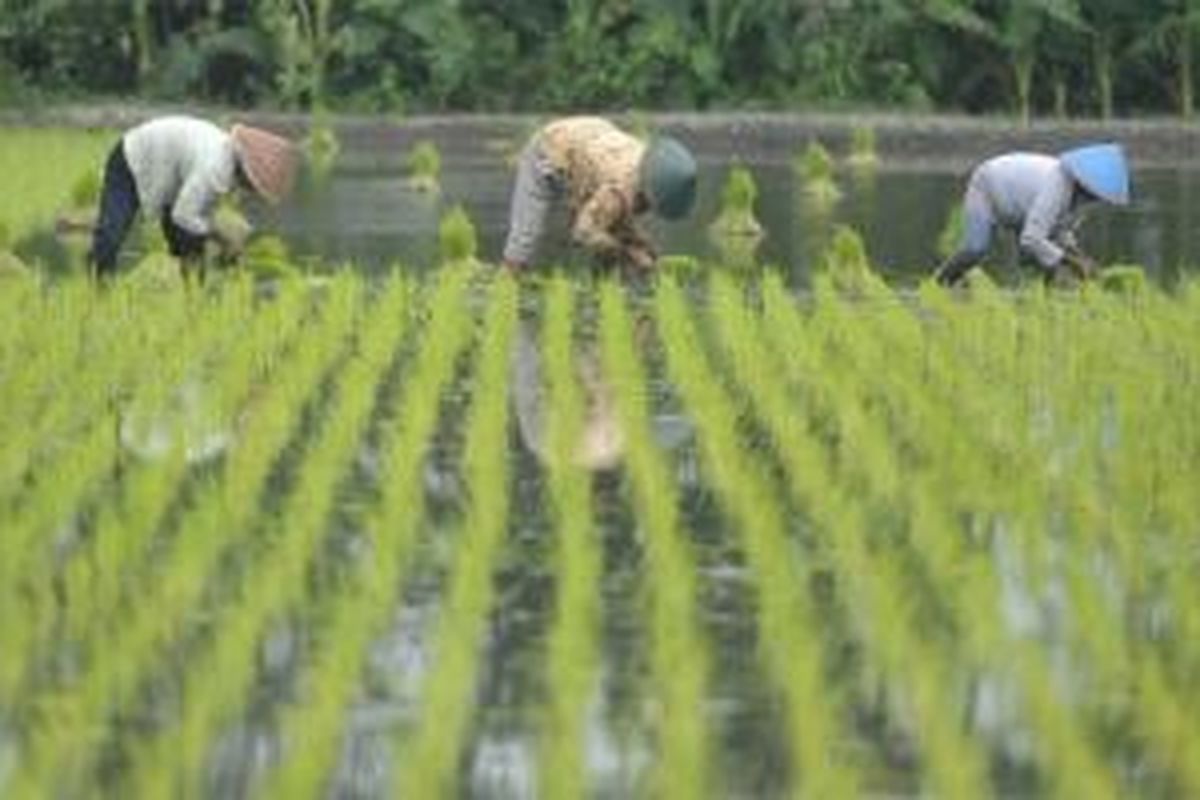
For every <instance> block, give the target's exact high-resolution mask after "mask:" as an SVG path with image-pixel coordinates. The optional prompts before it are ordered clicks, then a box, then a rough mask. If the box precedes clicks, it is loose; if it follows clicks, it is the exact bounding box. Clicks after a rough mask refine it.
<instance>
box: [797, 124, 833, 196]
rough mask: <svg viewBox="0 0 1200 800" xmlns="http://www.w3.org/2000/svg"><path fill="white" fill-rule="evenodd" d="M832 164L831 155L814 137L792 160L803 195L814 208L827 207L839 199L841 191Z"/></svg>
mask: <svg viewBox="0 0 1200 800" xmlns="http://www.w3.org/2000/svg"><path fill="white" fill-rule="evenodd" d="M834 166H835V165H834V160H833V156H831V155H830V154H829V151H828V150H826V149H825V146H824V145H822V144H821V143H820V142H819V141H818V140H816V139H814V140H812V141H810V142H809V143H808V147H807V148H806V149H805V150H804V152H803V153H801V154H800V155H798V156H797V157H796V158H795V160H794V161H793V167H794V169H795V171H796V174H797V175H798V176H799V177H800V180H801V183H802V186H803V189H804V193H805V197H806V199H807V200H808V202H809V203H810V204H811V205H812V206H813V207H815V208H818V209H827V208H829V207H831V206H833V205H834V204H836V203H837V201H838V200H839V199H841V196H842V192H841V190H840V189H839V188H838V185H837V180H836V179H835V177H834Z"/></svg>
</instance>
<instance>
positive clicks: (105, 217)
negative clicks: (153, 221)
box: [89, 116, 297, 276]
mask: <svg viewBox="0 0 1200 800" xmlns="http://www.w3.org/2000/svg"><path fill="white" fill-rule="evenodd" d="M296 161H297V157H296V150H295V148H294V147H293V146H292V144H291V142H289V141H288V140H287V139H284V138H283V137H280V136H276V135H275V134H273V133H268V132H267V131H264V130H260V129H258V128H252V127H249V126H247V125H234V126H233V127H232V128H231V129H230V130H229V131H228V132H226V131H224V130H222V129H221V128H219V127H217V126H216V125H214V124H212V123H211V122H207V121H205V120H201V119H195V118H193V117H185V116H169V117H160V118H158V119H153V120H150V121H149V122H145V123H143V124H141V125H138V126H137V127H135V128H133V129H131V130H129V131H127V132H126V133H125V135H124V136H122V137H121V140H120V141H119V142H117V144H116V146H115V147H113V149H112V152H111V153H110V154H109V156H108V162H107V164H106V165H105V168H104V186H103V189H102V190H101V194H100V216H99V219H98V220H97V223H96V229H95V233H94V235H93V239H92V250H91V254H90V256H89V260H90V261H91V263H92V264H93V266H94V268H95V270H96V273H97V274H98V275H99V276H106V275H109V274H111V273H112V272H113V271H114V269H115V268H116V262H117V251H118V250H119V249H120V247H121V242H122V241H123V240H124V239H125V235H126V233H128V231H129V226H130V224H131V223H132V222H133V219H134V217H135V216H136V214H137V212H138V209H141V210H142V212H143V213H145V214H146V215H148V216H151V215H152V216H153V217H157V218H158V219H159V220H160V221H161V224H162V231H163V234H164V235H165V236H166V239H167V248H168V250H169V251H170V253H171V255H173V256H175V257H177V258H180V259H183V260H184V261H185V262H186V261H193V260H195V259H198V258H199V257H201V256H202V255H203V253H204V243H205V241H206V240H207V239H209V238H212V239H215V240H216V241H217V244H218V245H220V247H221V250H222V252H223V253H224V254H225V255H227V256H233V255H236V253H237V249H238V248H239V247H240V245H241V243H240V242H237V241H233V240H232V238H231V237H229V236H228V235H227V234H224V233H222V232H221V231H220V230H219V229H218V228H216V227H214V225H213V222H212V214H213V211H214V209H215V206H216V203H217V200H219V199H220V197H221V196H222V195H224V194H227V193H229V192H231V191H232V190H234V189H235V188H242V187H244V188H248V189H250V190H252V191H253V192H255V193H256V194H258V195H259V196H261V197H263V198H264V199H266V200H267V201H268V202H271V203H277V202H279V201H280V200H281V199H282V198H283V197H284V195H286V194H287V193H288V191H289V190H290V188H291V184H292V179H293V176H294V174H295V169H296Z"/></svg>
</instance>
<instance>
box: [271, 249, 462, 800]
mask: <svg viewBox="0 0 1200 800" xmlns="http://www.w3.org/2000/svg"><path fill="white" fill-rule="evenodd" d="M469 276H470V270H468V269H449V270H443V271H441V272H440V273H439V275H438V276H437V278H436V285H435V286H434V288H433V290H432V293H431V296H430V298H429V300H428V301H427V303H426V307H427V314H428V315H429V320H428V322H427V324H426V326H425V328H424V330H423V331H422V334H421V342H422V346H421V347H420V350H419V352H418V353H417V355H416V360H415V363H414V364H413V365H412V368H411V370H410V371H408V372H407V373H406V374H407V379H406V380H405V382H404V386H403V391H402V392H400V393H399V395H398V396H397V397H396V398H394V400H393V405H392V407H391V408H390V409H389V410H388V411H387V412H385V413H386V414H388V416H389V423H388V425H387V427H386V428H385V429H384V430H383V432H382V437H381V441H380V444H379V449H380V453H381V454H382V457H381V464H382V471H381V474H380V476H379V478H378V482H379V498H378V500H377V502H376V504H375V506H374V507H373V508H372V509H370V510H369V511H368V512H367V517H366V519H365V521H364V522H363V531H362V534H363V536H364V537H365V538H364V542H365V545H366V548H367V550H368V551H369V552H370V557H369V558H367V559H364V561H363V562H362V563H361V564H359V565H357V569H356V570H355V572H354V573H353V574H352V575H351V576H348V577H347V578H346V579H345V581H344V585H342V586H340V587H339V591H338V593H337V595H336V596H334V597H332V598H330V599H329V601H328V603H327V604H326V608H325V611H324V613H323V614H322V624H321V627H320V630H319V631H318V633H317V641H318V642H319V643H321V646H320V647H319V648H318V649H316V650H315V651H314V652H312V653H311V654H309V656H308V659H307V663H306V664H305V665H304V666H303V667H302V669H301V673H300V675H299V676H298V678H297V680H298V683H299V689H298V696H297V697H296V698H295V700H294V701H293V702H291V703H289V704H288V705H287V706H286V707H283V708H281V709H280V710H279V721H278V730H279V736H280V738H281V740H282V748H283V755H282V760H281V762H280V763H279V764H278V765H276V766H275V768H274V769H273V770H271V771H270V773H269V774H267V775H264V776H261V777H260V778H259V782H258V787H257V788H258V791H260V792H262V793H264V794H265V795H266V796H269V797H314V796H318V795H320V794H322V792H324V791H325V790H326V789H327V784H328V781H329V777H330V774H331V770H332V767H333V765H334V764H335V761H336V757H337V750H338V748H337V744H338V742H339V741H340V740H341V738H342V731H343V728H344V720H345V716H346V714H347V713H348V706H349V705H350V703H351V702H352V700H353V698H354V696H355V692H356V690H357V689H358V688H359V685H360V681H361V678H362V670H363V665H364V663H365V662H366V658H367V651H368V645H369V644H370V642H371V640H372V639H373V637H375V636H377V635H379V633H380V632H381V630H382V628H383V626H384V623H385V621H386V620H387V619H388V617H389V615H390V614H391V613H392V611H393V609H394V608H395V607H396V602H397V598H398V594H399V592H400V589H401V583H402V579H403V577H404V576H405V575H406V573H407V571H408V567H409V565H410V563H411V560H412V556H413V554H414V552H415V549H416V547H417V545H418V535H419V532H420V531H421V529H422V527H421V526H422V524H423V523H424V521H425V520H424V515H425V492H424V482H423V480H422V471H423V465H424V459H425V455H426V451H427V449H428V447H429V445H430V442H431V441H432V437H433V435H434V433H435V431H436V428H437V424H438V417H439V411H440V401H441V395H442V392H443V390H444V389H445V388H446V387H447V385H448V384H449V382H450V380H451V378H452V377H453V374H454V369H455V365H456V363H457V361H458V359H459V356H460V354H461V353H462V352H463V350H464V349H465V348H466V346H467V345H468V344H469V342H470V339H471V334H472V319H471V314H470V311H469V310H468V309H467V308H466V307H465V305H466V304H465V298H464V289H465V287H466V284H467V280H468V278H469Z"/></svg>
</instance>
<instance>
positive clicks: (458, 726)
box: [392, 278, 516, 797]
mask: <svg viewBox="0 0 1200 800" xmlns="http://www.w3.org/2000/svg"><path fill="white" fill-rule="evenodd" d="M515 288H516V287H515V284H514V283H513V282H512V281H510V280H508V279H507V278H502V279H501V280H500V281H499V283H498V284H496V286H495V289H494V290H493V291H494V297H493V298H492V299H491V305H490V308H489V309H488V314H487V319H486V320H485V324H484V329H483V331H482V340H481V345H480V350H479V353H478V356H477V361H478V364H477V367H476V369H475V370H474V372H475V374H476V376H477V381H476V384H475V389H474V393H473V397H472V410H471V412H470V414H469V416H468V419H467V422H466V425H467V430H466V437H467V438H466V445H465V451H464V454H463V460H464V465H463V468H464V473H465V476H466V480H467V486H468V497H469V500H468V506H467V508H466V510H465V512H464V518H463V523H462V525H463V531H462V533H461V541H460V542H459V544H458V547H457V553H456V556H455V563H454V566H453V569H452V573H451V578H450V587H449V589H448V591H447V595H446V598H445V600H444V602H443V604H442V611H441V616H440V619H439V621H438V626H437V631H436V633H435V634H434V642H433V658H434V660H435V661H434V663H435V664H436V668H435V669H434V670H433V671H432V673H431V674H430V675H429V678H428V680H427V683H426V686H425V687H424V689H423V691H422V708H421V710H420V712H419V713H420V714H421V720H422V721H421V723H420V724H419V726H418V728H417V730H416V731H415V732H414V734H413V736H412V737H410V738H408V739H405V740H402V746H399V747H397V748H396V755H397V761H396V771H395V773H394V776H393V779H392V785H393V787H394V793H395V794H396V795H397V796H402V797H434V796H448V795H453V794H457V793H458V789H457V787H458V785H459V770H458V764H459V756H460V753H462V751H463V749H464V745H465V741H464V737H465V734H466V733H467V730H468V728H467V723H468V722H469V720H470V717H471V714H472V713H473V711H474V705H473V704H472V703H471V702H470V698H471V696H472V692H473V689H474V687H475V682H476V679H477V676H478V674H479V656H480V652H481V650H482V649H483V646H484V644H485V642H484V640H483V639H484V637H483V633H484V630H485V627H486V625H485V623H486V622H487V612H488V610H489V608H490V607H491V604H492V597H493V594H494V581H495V578H494V572H495V570H496V568H497V566H498V565H497V561H498V558H499V555H500V552H501V550H502V546H503V544H504V534H505V532H506V531H507V530H508V507H509V499H508V498H509V483H508V463H507V450H506V448H505V446H504V445H505V441H506V437H507V435H508V375H509V369H508V361H509V353H510V349H511V347H510V346H511V343H512V341H513V334H514V331H515V328H516V313H515V312H516V291H515Z"/></svg>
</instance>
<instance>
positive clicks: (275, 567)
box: [129, 275, 413, 797]
mask: <svg viewBox="0 0 1200 800" xmlns="http://www.w3.org/2000/svg"><path fill="white" fill-rule="evenodd" d="M412 294H413V291H412V286H411V284H410V282H409V281H408V280H407V279H406V278H403V277H400V276H398V275H395V276H393V277H391V278H390V279H389V280H388V283H387V285H386V286H385V287H384V288H383V289H382V291H381V296H380V297H379V299H377V300H376V301H375V302H374V303H372V305H371V307H370V308H369V309H368V310H367V312H366V318H365V320H364V322H363V325H364V329H363V331H362V333H361V335H360V337H359V343H358V345H357V347H356V355H355V357H353V358H351V359H349V360H348V361H347V363H346V366H345V368H344V369H343V370H342V371H341V372H340V373H339V374H338V375H337V376H336V378H335V383H334V386H333V388H332V390H331V393H330V395H331V396H330V399H329V401H328V404H327V406H326V407H325V408H324V409H323V411H322V414H321V418H320V420H319V422H318V430H317V431H316V432H315V433H314V435H313V437H312V438H311V440H310V441H309V442H307V443H306V444H307V446H306V447H305V449H304V451H303V453H301V454H300V455H298V456H297V460H298V462H299V463H298V464H297V466H296V467H295V470H294V477H293V479H292V480H291V483H290V486H289V488H288V491H287V494H286V497H284V498H283V500H282V501H281V503H280V508H279V511H278V512H277V514H276V515H275V516H274V517H273V518H272V519H271V520H270V522H269V528H270V529H269V530H267V531H264V533H263V535H262V546H261V547H260V548H258V549H257V550H256V551H255V552H254V553H253V557H252V561H251V563H248V564H246V565H245V566H244V567H243V569H242V570H241V580H242V583H243V584H244V585H242V586H240V587H239V588H238V589H237V590H236V591H234V592H231V600H230V601H229V602H228V603H226V604H225V605H224V606H222V607H221V608H219V609H217V610H216V611H215V612H214V613H215V615H216V616H217V619H216V621H215V622H214V624H213V628H214V630H213V633H212V641H211V642H209V643H208V645H207V647H206V648H205V649H204V651H203V652H202V653H199V654H196V655H193V656H192V657H191V658H190V659H189V662H188V664H187V665H186V671H185V672H184V674H183V675H182V677H181V678H180V685H181V687H182V688H181V691H182V692H183V693H184V694H185V695H186V696H187V697H188V698H189V702H188V704H187V706H186V707H185V708H184V709H183V713H182V718H181V719H180V720H179V721H178V722H179V725H178V728H176V727H174V726H170V725H166V726H163V727H162V728H160V729H159V730H158V731H157V732H156V735H155V736H154V737H153V738H152V739H150V740H149V741H141V742H137V743H136V753H137V754H136V755H135V756H134V757H133V759H132V761H133V764H134V768H133V775H132V776H131V778H130V781H129V784H130V793H131V794H132V795H133V796H137V797H164V796H168V795H171V794H178V793H183V794H187V793H190V792H194V791H198V790H199V788H200V787H201V786H202V779H201V778H202V768H203V767H204V765H205V759H206V757H207V756H208V755H209V753H210V752H211V750H212V745H213V741H214V739H215V736H216V734H217V733H218V732H219V730H220V727H221V726H222V725H224V724H228V723H230V722H231V721H232V720H233V719H234V718H235V716H236V715H237V714H239V713H240V712H241V711H242V710H243V708H244V706H245V704H246V702H247V699H248V698H247V695H248V691H249V688H250V687H251V685H252V683H253V681H254V679H255V677H256V675H257V668H258V665H259V652H260V650H259V645H260V643H261V642H262V641H264V639H265V638H266V637H267V635H268V633H269V629H270V626H271V624H272V623H276V622H278V621H279V620H280V619H282V618H283V617H284V615H285V614H287V613H288V612H289V610H291V611H295V610H297V609H298V608H299V607H300V605H301V602H302V600H303V595H304V593H305V590H306V587H307V586H308V583H307V581H306V576H307V575H308V574H309V573H310V572H311V571H312V570H313V569H314V568H315V566H316V565H317V564H318V563H319V561H320V559H321V556H322V555H323V554H324V553H325V552H326V551H325V549H324V547H323V545H324V544H325V537H326V533H327V531H328V530H329V521H330V515H331V512H332V510H333V508H334V504H335V500H336V497H337V490H338V487H339V486H341V485H342V484H343V483H344V482H345V481H346V480H347V477H348V474H349V472H350V469H351V467H352V461H353V457H354V455H355V453H356V452H357V450H358V448H359V446H360V445H361V443H362V441H363V439H364V437H365V434H366V430H367V428H368V426H369V423H370V420H371V415H372V411H373V410H374V408H375V405H376V402H377V400H378V398H379V396H380V392H381V386H380V384H381V382H382V381H383V380H384V379H385V378H386V377H387V375H388V374H389V369H388V368H389V365H390V364H391V363H393V362H394V360H395V359H396V356H397V353H398V351H399V348H400V345H401V342H402V337H403V335H404V333H405V332H406V331H407V330H408V329H409V323H410V320H411V318H412V314H411V308H410V305H411V302H412Z"/></svg>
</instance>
